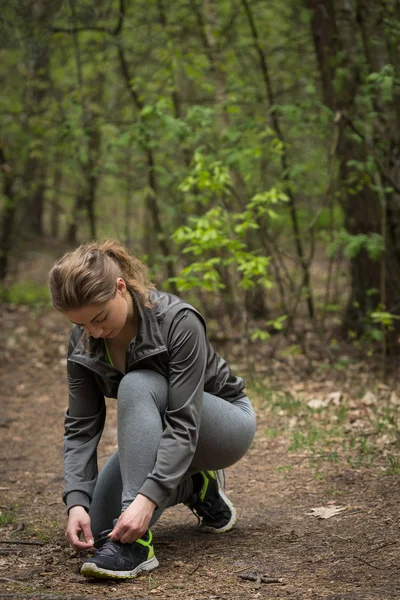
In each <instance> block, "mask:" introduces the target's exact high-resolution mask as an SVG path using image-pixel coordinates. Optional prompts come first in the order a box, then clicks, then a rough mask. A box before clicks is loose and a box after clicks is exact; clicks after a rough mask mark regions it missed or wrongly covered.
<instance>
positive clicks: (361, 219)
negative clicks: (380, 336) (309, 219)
mask: <svg viewBox="0 0 400 600" xmlns="http://www.w3.org/2000/svg"><path fill="white" fill-rule="evenodd" d="M306 5H307V6H308V8H310V9H311V10H312V20H311V27H312V34H313V38H314V44H315V49H316V56H317V60H318V64H319V69H320V74H321V83H322V91H323V98H324V102H325V104H326V105H327V106H328V107H329V108H330V109H332V111H334V112H335V113H336V118H337V119H338V120H339V125H338V126H339V141H338V144H337V159H338V161H339V167H340V180H341V196H340V202H341V206H342V208H343V212H344V222H345V228H346V229H347V231H348V232H349V233H351V234H352V235H359V234H367V235H370V234H374V233H375V234H381V235H382V236H383V240H384V255H383V257H382V258H381V259H380V261H379V260H374V259H373V258H371V256H370V255H369V253H368V252H367V250H366V249H365V248H363V249H362V250H361V251H360V252H359V253H358V254H357V255H356V256H354V257H353V258H352V259H351V262H350V273H351V293H350V297H349V301H348V306H347V312H346V316H345V319H344V326H345V328H346V329H349V328H351V329H353V330H356V331H361V330H362V329H363V326H364V324H365V319H366V317H368V315H369V313H370V312H371V311H372V310H375V309H376V308H377V307H380V308H383V309H384V310H388V311H390V312H393V313H394V314H397V315H398V314H400V303H399V300H398V298H399V293H400V251H399V250H400V248H399V231H400V219H399V215H400V203H399V195H398V194H396V192H391V193H390V192H389V193H387V192H383V196H382V193H381V197H380V196H379V194H378V193H377V192H376V191H375V189H373V188H372V187H371V183H373V184H375V185H376V182H374V181H372V182H371V181H369V180H367V179H364V180H363V181H360V180H358V181H357V182H356V183H353V182H352V179H351V177H352V176H354V171H353V168H352V166H351V164H349V161H354V160H356V161H359V162H360V163H365V162H366V160H367V159H368V157H370V156H372V157H373V158H374V161H375V165H376V167H377V169H378V170H379V171H380V176H382V177H383V181H382V183H383V185H385V186H388V185H390V182H394V183H395V184H396V182H397V183H398V180H399V176H400V171H399V161H398V159H397V161H396V159H395V157H397V156H398V155H399V147H400V144H399V124H400V116H399V108H398V107H399V98H398V96H397V102H396V96H395V97H394V100H393V102H388V103H386V104H385V103H379V102H378V104H376V106H375V107H374V108H375V111H376V113H377V117H376V119H375V122H374V123H373V133H372V134H369V135H368V130H366V131H367V133H364V132H363V131H360V130H359V128H360V127H361V126H360V125H358V124H357V125H355V123H358V122H361V123H362V122H363V116H364V113H363V112H362V110H363V109H362V108H360V106H359V104H357V102H356V99H357V94H358V93H361V85H362V84H363V83H364V81H365V78H366V76H367V75H368V73H374V72H379V71H380V70H381V69H382V67H383V66H384V65H385V64H388V63H390V62H392V61H391V59H390V57H389V56H388V55H387V51H386V44H385V34H384V31H383V19H382V18H381V17H382V14H381V12H382V3H381V2H378V0H368V2H367V1H366V0H359V1H358V3H357V9H358V12H356V3H355V2H354V1H353V0H307V1H306ZM360 40H362V41H363V44H362V45H361V44H360ZM362 55H364V57H365V61H364V60H362ZM339 68H340V69H341V70H342V73H343V70H344V72H345V73H346V81H345V82H343V81H342V85H339V86H338V85H336V86H334V85H333V82H335V79H336V81H337V80H338V78H339V77H340V72H339V71H338V69H339ZM338 76H339V77H338ZM364 93H365V92H364ZM397 94H398V92H397ZM353 179H354V177H353ZM385 179H386V180H385ZM371 290H376V291H377V293H375V294H374V293H372V294H371Z"/></svg>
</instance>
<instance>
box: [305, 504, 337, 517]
mask: <svg viewBox="0 0 400 600" xmlns="http://www.w3.org/2000/svg"><path fill="white" fill-rule="evenodd" d="M342 510H346V507H345V506H319V507H318V508H312V509H311V512H309V513H306V515H309V516H310V517H317V518H318V519H330V518H331V517H334V516H335V515H337V514H339V513H340V512H342Z"/></svg>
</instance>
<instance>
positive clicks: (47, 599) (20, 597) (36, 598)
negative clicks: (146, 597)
mask: <svg viewBox="0 0 400 600" xmlns="http://www.w3.org/2000/svg"><path fill="white" fill-rule="evenodd" d="M97 597H98V596H96V598H97ZM94 598H95V597H94V596H61V595H60V594H22V593H14V594H13V593H10V594H2V595H1V599H2V600H5V599H7V600H12V599H17V600H94ZM141 598H143V596H137V600H140V599H141ZM113 600H132V596H129V597H126V596H124V597H123V598H113Z"/></svg>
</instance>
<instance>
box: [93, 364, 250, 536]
mask: <svg viewBox="0 0 400 600" xmlns="http://www.w3.org/2000/svg"><path fill="white" fill-rule="evenodd" d="M167 403H168V381H167V379H165V378H164V377H163V376H162V375H159V374H158V373H155V372H154V371H149V370H141V371H140V370H138V371H132V372H130V373H128V374H127V375H125V377H124V378H123V379H122V381H121V383H120V386H119V390H118V450H117V451H116V452H115V453H114V454H113V455H112V456H111V457H110V458H109V460H108V461H107V463H106V464H105V466H104V468H103V469H102V470H101V471H100V473H99V477H98V480H97V483H96V487H95V490H94V494H93V500H92V504H91V507H90V511H89V514H90V516H91V526H92V531H93V534H94V536H95V539H97V538H98V537H99V534H100V532H101V531H104V530H106V529H112V522H113V519H116V518H118V517H119V515H120V514H121V511H123V510H125V509H126V508H127V507H128V506H129V504H130V503H131V502H132V501H133V500H134V498H135V497H136V495H137V493H138V491H139V490H140V488H141V487H142V485H143V484H144V482H145V480H146V478H147V476H148V474H149V473H151V471H152V470H153V467H154V464H155V461H156V456H157V450H158V446H159V443H160V439H161V436H162V434H163V428H164V427H163V415H164V412H165V410H166V408H167ZM255 430H256V420H255V415H254V410H253V407H252V405H251V403H250V400H249V399H248V398H247V397H244V398H240V399H239V400H235V401H234V402H228V401H226V400H223V399H221V398H218V397H217V396H213V395H212V394H208V393H207V392H204V401H203V410H202V415H201V423H200V431H199V439H198V443H197V447H196V451H195V454H194V456H193V461H192V463H191V466H190V469H189V471H188V472H187V473H186V475H185V476H184V477H183V479H182V481H181V482H180V484H179V486H178V487H177V488H176V489H175V490H173V492H172V493H171V495H170V496H169V497H168V499H167V500H166V501H165V502H164V503H163V504H162V505H161V506H159V507H158V508H157V509H156V510H155V511H154V515H153V518H152V521H151V523H150V525H153V524H154V523H155V522H156V521H157V519H158V518H159V517H160V516H161V514H162V512H163V511H164V510H165V509H166V508H168V507H170V506H175V505H176V504H180V503H181V502H185V501H186V500H187V499H188V498H189V497H190V496H191V494H192V493H193V484H192V475H193V474H194V473H196V472H198V471H201V470H206V469H207V470H216V469H224V468H226V467H229V466H230V465H233V464H234V463H236V462H237V461H238V460H239V459H240V458H242V456H243V455H244V454H245V453H246V451H247V450H248V448H249V447H250V444H251V443H252V441H253V438H254V434H255Z"/></svg>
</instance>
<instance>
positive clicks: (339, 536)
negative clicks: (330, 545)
mask: <svg viewBox="0 0 400 600" xmlns="http://www.w3.org/2000/svg"><path fill="white" fill-rule="evenodd" d="M332 537H335V538H339V540H343V541H344V542H352V541H353V540H349V538H345V537H342V536H341V535H336V534H335V533H332Z"/></svg>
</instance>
